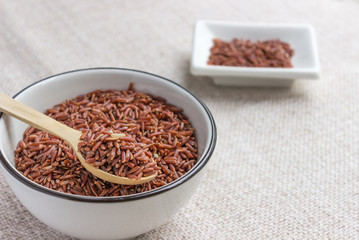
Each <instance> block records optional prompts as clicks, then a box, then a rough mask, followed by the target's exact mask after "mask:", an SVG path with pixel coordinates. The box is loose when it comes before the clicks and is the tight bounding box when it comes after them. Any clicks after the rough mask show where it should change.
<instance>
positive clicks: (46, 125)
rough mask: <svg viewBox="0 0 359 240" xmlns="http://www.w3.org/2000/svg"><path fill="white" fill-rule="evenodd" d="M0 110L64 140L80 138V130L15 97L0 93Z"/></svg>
mask: <svg viewBox="0 0 359 240" xmlns="http://www.w3.org/2000/svg"><path fill="white" fill-rule="evenodd" d="M0 110H1V111H2V112H4V113H6V114H9V115H11V116H13V117H15V118H17V119H19V120H21V121H23V122H25V123H27V124H29V125H31V126H33V127H36V128H37V129H40V130H43V131H45V132H48V133H50V134H53V135H55V136H57V137H60V138H63V139H64V140H67V141H69V140H72V139H73V138H74V136H75V137H78V138H80V135H81V132H79V131H76V130H75V129H72V128H70V127H68V126H66V125H64V124H62V123H60V122H58V121H56V120H54V119H52V118H50V117H48V116H46V115H45V114H43V113H40V112H38V111H36V110H35V109H33V108H31V107H29V106H26V105H25V104H23V103H21V102H19V101H16V100H15V99H13V98H11V97H9V96H7V95H5V94H3V93H0Z"/></svg>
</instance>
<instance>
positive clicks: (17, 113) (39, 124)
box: [0, 93, 157, 185]
mask: <svg viewBox="0 0 359 240" xmlns="http://www.w3.org/2000/svg"><path fill="white" fill-rule="evenodd" d="M0 110H1V111H3V112H4V113H7V114H9V115H11V116H13V117H15V118H17V119H19V120H20V121H22V122H25V123H27V124H29V125H31V126H33V127H36V128H37V129H40V130H43V131H46V132H48V133H50V134H53V135H55V136H57V137H59V138H62V139H63V140H65V141H66V142H67V143H68V144H69V145H70V146H71V147H72V148H73V149H74V151H75V153H76V156H77V158H78V159H79V160H80V162H81V164H82V166H84V167H85V168H86V170H87V171H89V172H90V173H92V174H93V175H95V176H96V177H98V178H101V179H102V180H105V181H108V182H112V183H117V184H123V185H137V184H141V183H145V182H149V181H151V180H153V179H154V178H155V177H156V176H157V173H156V174H153V175H151V176H147V177H142V178H140V179H139V180H137V179H131V178H127V177H120V176H116V175H113V174H110V173H108V172H105V171H102V170H101V169H98V168H96V167H94V166H92V165H90V164H88V163H86V162H85V159H84V157H83V156H82V154H81V152H80V151H79V149H78V144H79V142H80V137H81V135H82V132H81V131H78V130H75V129H73V128H70V127H68V126H66V125H64V124H62V123H60V122H58V121H56V120H54V119H52V118H50V117H48V116H46V115H45V114H42V113H40V112H38V111H36V110H35V109H33V108H31V107H29V106H27V105H25V104H23V103H21V102H18V101H16V100H14V99H12V98H11V97H9V96H7V95H4V94H2V93H0ZM122 136H124V135H122V134H113V135H111V137H113V138H119V137H122Z"/></svg>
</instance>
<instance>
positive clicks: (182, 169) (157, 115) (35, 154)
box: [15, 85, 198, 196]
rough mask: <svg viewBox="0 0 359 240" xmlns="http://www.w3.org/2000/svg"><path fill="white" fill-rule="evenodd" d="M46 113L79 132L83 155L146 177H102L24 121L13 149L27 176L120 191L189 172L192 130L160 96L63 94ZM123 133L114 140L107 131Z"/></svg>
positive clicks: (70, 189)
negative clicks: (117, 180) (126, 180)
mask: <svg viewBox="0 0 359 240" xmlns="http://www.w3.org/2000/svg"><path fill="white" fill-rule="evenodd" d="M46 114H47V115H48V116H50V117H52V118H54V119H56V120H57V121H60V122H62V123H64V124H66V125H68V126H70V127H72V128H74V129H77V130H81V131H82V132H83V135H82V141H83V143H81V144H80V145H79V147H80V151H82V153H83V154H84V156H85V157H86V159H87V161H88V162H89V163H90V164H92V165H94V166H96V167H99V168H101V169H102V170H104V171H107V172H110V173H114V174H116V175H119V176H126V177H130V178H137V179H138V178H141V177H142V176H149V175H152V174H154V173H155V172H156V171H158V175H157V177H156V178H155V179H154V180H152V181H151V182H148V183H144V184H141V185H135V186H126V185H118V184H114V183H109V182H105V181H103V180H101V179H99V178H96V177H94V176H93V175H92V174H91V173H89V172H87V171H86V170H85V169H84V168H83V167H82V165H81V164H80V162H79V161H78V159H77V157H76V155H75V153H74V152H73V150H72V148H70V147H69V146H68V145H67V144H66V143H65V142H64V141H63V140H61V139H59V138H57V137H55V136H52V135H50V134H48V133H46V132H43V131H41V130H38V129H35V128H33V127H29V128H28V129H27V130H26V131H25V133H24V137H23V140H21V141H20V142H19V144H18V146H17V148H16V150H15V164H16V168H17V169H18V170H19V171H20V172H21V173H22V174H23V175H24V176H26V177H27V178H29V179H30V180H32V181H34V182H36V183H38V184H41V185H43V186H45V187H47V188H51V189H54V190H58V191H60V192H65V193H70V194H77V195H85V196H124V195H130V194H135V193H141V192H145V191H149V190H152V189H155V188H158V187H161V186H164V185H166V184H167V183H170V182H172V181H174V180H176V179H178V178H180V177H181V176H183V175H184V174H185V173H186V172H188V171H189V170H190V169H191V168H192V167H193V166H194V165H195V164H196V161H197V159H198V155H197V142H196V139H195V136H194V134H195V130H194V129H193V127H192V126H191V124H190V122H189V121H188V119H187V117H186V116H185V115H184V114H183V111H182V109H180V108H178V107H176V106H174V105H171V104H168V103H167V102H166V100H165V99H162V98H160V97H156V96H151V95H149V94H145V93H141V92H136V91H135V90H134V89H133V86H132V85H130V86H129V89H128V90H121V91H116V90H107V91H101V90H97V91H94V92H90V93H87V94H85V95H81V96H78V97H76V98H74V99H71V100H66V101H65V102H63V103H60V104H58V105H56V106H54V107H53V108H51V109H48V110H47V111H46ZM111 133H125V136H124V137H121V138H120V139H119V140H116V141H114V140H113V139H111V137H110V136H109V134H111Z"/></svg>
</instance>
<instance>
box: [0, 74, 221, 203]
mask: <svg viewBox="0 0 359 240" xmlns="http://www.w3.org/2000/svg"><path fill="white" fill-rule="evenodd" d="M96 70H121V71H129V72H138V73H142V74H148V75H151V76H154V77H157V78H160V79H162V80H164V81H168V82H170V83H172V84H174V85H176V86H177V87H179V88H181V89H182V90H184V91H185V92H187V93H189V94H190V95H191V96H192V97H194V98H195V99H196V100H197V101H198V102H199V103H200V104H201V106H202V107H203V108H204V110H205V112H206V113H207V115H208V118H209V120H210V122H211V130H212V136H211V140H210V143H209V147H208V149H207V151H206V152H204V153H203V156H202V161H201V162H199V163H198V164H196V165H195V166H194V167H193V168H192V169H191V170H190V171H189V172H187V174H185V175H184V176H183V177H181V178H179V179H177V180H175V181H173V182H171V183H168V184H166V185H164V186H162V187H159V188H157V189H154V190H150V191H146V192H143V193H137V194H132V195H125V196H116V197H95V196H81V195H75V194H68V193H62V192H59V191H56V190H53V189H50V188H46V187H44V186H42V185H39V184H37V183H35V182H33V181H31V180H30V179H28V178H26V177H25V176H23V175H22V174H20V173H19V172H18V171H17V170H16V169H15V167H13V166H11V165H10V163H9V162H8V161H7V160H6V159H5V156H4V155H3V153H2V152H1V150H0V162H1V163H2V165H3V166H4V168H5V169H6V170H7V171H8V172H9V173H10V174H11V175H12V176H14V177H15V178H16V179H17V180H19V181H21V182H22V183H24V184H25V185H27V186H28V187H31V188H32V189H34V190H37V191H40V192H42V193H45V194H49V195H52V196H56V197H60V198H65V199H68V200H74V201H84V202H118V201H132V200H137V199H142V198H146V197H151V196H155V195H157V194H160V193H163V192H166V191H168V190H170V189H172V188H175V187H177V186H179V185H181V184H182V183H184V182H186V181H187V180H189V179H190V178H192V177H193V176H194V175H195V174H196V173H198V172H199V171H200V170H201V169H202V168H203V167H204V166H205V165H206V164H207V162H208V160H209V158H210V157H211V155H212V153H213V151H214V148H215V145H216V138H217V131H216V124H215V122H214V119H213V116H212V114H211V113H210V111H209V109H208V108H207V106H206V105H205V104H204V103H203V102H202V100H200V99H199V98H198V97H197V96H196V95H194V94H193V93H192V92H190V91H189V90H187V89H186V88H184V87H182V86H181V85H180V84H178V83H176V82H174V81H172V80H169V79H167V78H164V77H161V76H158V75H156V74H153V73H148V72H145V71H140V70H134V69H128V68H112V67H109V68H106V67H103V68H102V67H99V68H84V69H77V70H72V71H67V72H63V73H59V74H55V75H52V76H49V77H46V78H43V79H41V80H39V81H36V82H34V83H32V84H30V85H28V86H27V87H25V88H24V89H22V90H21V91H19V92H18V93H16V94H15V95H14V97H13V98H15V97H17V96H18V95H20V94H21V93H22V92H24V91H26V90H27V89H29V88H31V87H32V86H34V85H36V84H39V83H40V82H43V81H46V80H49V79H51V78H54V77H57V76H61V75H66V74H70V73H74V72H82V71H96ZM2 115H3V113H2V112H1V113H0V119H1V118H2Z"/></svg>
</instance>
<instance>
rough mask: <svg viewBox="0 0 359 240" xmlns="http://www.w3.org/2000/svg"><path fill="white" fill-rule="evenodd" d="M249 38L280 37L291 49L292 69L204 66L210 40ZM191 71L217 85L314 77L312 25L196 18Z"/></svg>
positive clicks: (284, 83)
mask: <svg viewBox="0 0 359 240" xmlns="http://www.w3.org/2000/svg"><path fill="white" fill-rule="evenodd" d="M214 38H219V39H221V40H224V41H232V40H233V38H238V39H249V40H251V41H257V40H261V41H264V40H270V39H280V40H281V41H284V42H287V43H289V44H290V46H291V47H292V48H293V49H294V56H293V57H292V59H291V62H292V64H293V68H259V67H229V66H213V65H208V64H207V61H208V57H209V55H210V48H211V47H212V46H213V39H214ZM191 72H192V74H193V75H197V76H209V77H211V78H213V80H214V83H215V84H218V85H232V86H263V87H267V86H280V87H285V86H290V85H291V84H292V83H293V82H294V80H295V79H318V78H319V77H320V65H319V57H318V50H317V43H316V38H315V31H314V28H313V27H312V26H310V25H304V24H268V23H265V24H259V23H258V24H255V23H237V22H224V21H204V20H201V21H198V22H197V23H196V26H195V30H194V39H193V52H192V61H191Z"/></svg>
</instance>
